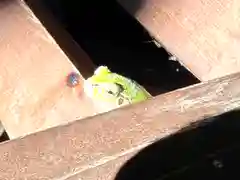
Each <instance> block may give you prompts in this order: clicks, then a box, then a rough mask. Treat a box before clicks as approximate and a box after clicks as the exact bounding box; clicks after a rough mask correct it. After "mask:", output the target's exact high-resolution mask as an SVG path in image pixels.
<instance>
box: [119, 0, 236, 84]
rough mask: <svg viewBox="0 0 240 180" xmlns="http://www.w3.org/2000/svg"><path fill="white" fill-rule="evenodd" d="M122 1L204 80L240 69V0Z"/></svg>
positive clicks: (154, 35) (121, 0) (170, 50)
mask: <svg viewBox="0 0 240 180" xmlns="http://www.w3.org/2000/svg"><path fill="white" fill-rule="evenodd" d="M118 2H119V3H120V4H122V6H123V7H125V9H127V10H128V12H130V13H131V14H132V15H133V16H135V17H136V19H137V20H139V21H140V23H142V25H143V26H144V27H145V28H146V29H147V30H148V31H149V32H150V33H151V34H152V35H153V37H154V38H156V40H157V41H159V42H161V43H162V44H163V46H164V47H166V49H167V50H168V51H169V52H171V53H172V54H174V55H176V56H177V57H178V58H179V59H180V61H181V62H182V64H183V65H184V66H185V67H186V68H187V69H189V70H190V71H191V72H192V73H193V74H194V75H195V76H196V77H198V78H199V79H200V80H201V81H206V80H210V79H214V78H217V77H221V76H224V75H227V74H231V73H235V72H238V71H239V70H240V60H239V59H240V53H239V46H240V41H239V37H240V36H239V34H240V26H239V25H240V18H239V8H240V1H238V0H195V1H191V0H178V1H176V0H140V1H126V0H118Z"/></svg>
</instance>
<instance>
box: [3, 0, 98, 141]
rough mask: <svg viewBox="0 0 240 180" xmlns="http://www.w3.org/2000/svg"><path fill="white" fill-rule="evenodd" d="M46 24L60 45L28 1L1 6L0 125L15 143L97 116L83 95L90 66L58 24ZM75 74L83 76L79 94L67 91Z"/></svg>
mask: <svg viewBox="0 0 240 180" xmlns="http://www.w3.org/2000/svg"><path fill="white" fill-rule="evenodd" d="M41 8H42V7H41V6H39V9H40V11H41V10H43V9H41ZM44 12H45V13H47V11H46V10H44ZM45 20H46V18H45ZM44 22H45V23H46V21H44ZM47 23H48V25H49V24H51V28H50V27H49V26H48V27H49V28H50V30H51V33H53V34H54V35H55V37H54V38H56V39H61V40H60V41H57V42H56V41H55V39H54V38H53V37H52V36H51V35H50V33H49V32H48V31H47V29H46V28H45V27H44V26H43V24H42V23H41V22H40V21H39V19H38V18H37V17H36V16H35V15H34V14H33V12H32V11H31V9H30V8H29V7H28V6H27V5H26V4H25V3H24V2H23V1H20V0H8V1H6V0H4V1H0V27H1V28H0V54H1V60H0V100H1V101H0V120H1V121H2V124H3V126H4V127H5V128H6V131H7V133H8V135H9V137H10V138H16V137H19V136H24V135H26V134H29V133H33V132H36V131H38V130H42V129H46V128H49V127H52V126H56V125H59V124H62V123H66V122H69V121H72V120H75V119H79V118H83V117H87V116H91V115H93V114H95V113H97V112H98V110H97V108H96V106H93V104H92V102H91V101H89V100H88V99H87V98H86V97H85V95H84V94H83V92H82V83H83V78H84V77H86V75H87V74H88V75H89V74H91V73H93V64H92V62H91V60H90V59H89V57H88V56H87V55H86V54H85V53H84V51H83V50H82V49H81V48H80V47H78V46H77V44H76V43H75V42H74V41H72V40H71V38H70V36H69V35H68V34H67V33H66V32H65V31H64V30H63V29H62V28H61V27H60V26H59V25H58V24H57V22H55V21H54V19H53V18H51V17H50V16H49V19H48V22H47ZM54 28H55V29H54ZM48 30H49V29H48ZM61 37H62V38H61ZM59 45H60V46H59ZM60 47H61V48H62V49H63V50H64V51H63V50H62V49H61V48H60ZM70 50H71V52H70ZM65 53H66V54H67V55H68V56H67V55H66V54H65ZM68 57H69V58H71V59H69V58H68ZM71 60H72V61H75V62H77V63H78V64H76V65H77V66H78V70H77V69H76V67H75V66H74V65H73V64H72V62H71ZM72 72H77V73H78V72H79V73H80V79H79V85H78V86H77V87H75V88H71V87H69V86H68V85H67V76H68V75H69V74H70V73H72Z"/></svg>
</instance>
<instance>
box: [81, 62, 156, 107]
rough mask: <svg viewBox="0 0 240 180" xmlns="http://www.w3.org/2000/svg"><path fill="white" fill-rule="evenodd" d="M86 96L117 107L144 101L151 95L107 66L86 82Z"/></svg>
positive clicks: (100, 68)
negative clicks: (114, 104) (111, 103)
mask: <svg viewBox="0 0 240 180" xmlns="http://www.w3.org/2000/svg"><path fill="white" fill-rule="evenodd" d="M84 90H85V92H86V94H87V95H88V96H89V97H90V98H92V99H96V100H100V101H102V102H114V103H116V105H117V106H122V105H125V104H132V103H136V102H140V101H144V100H146V99H148V98H150V97H151V95H150V94H149V93H148V92H147V91H146V90H145V89H144V87H142V86H141V85H139V84H138V83H137V82H135V81H133V80H131V79H129V78H126V77H124V76H121V75H119V74H117V73H113V72H111V71H110V70H109V69H108V67H107V66H100V67H98V68H97V69H96V70H95V72H94V75H93V76H91V77H90V78H88V79H87V80H86V81H85V85H84Z"/></svg>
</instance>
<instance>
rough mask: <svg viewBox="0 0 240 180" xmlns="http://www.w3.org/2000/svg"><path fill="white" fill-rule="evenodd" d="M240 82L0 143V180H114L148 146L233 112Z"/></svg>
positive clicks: (239, 101)
mask: <svg viewBox="0 0 240 180" xmlns="http://www.w3.org/2000/svg"><path fill="white" fill-rule="evenodd" d="M239 83H240V74H233V75H230V76H227V77H223V78H221V79H216V80H212V81H210V82H205V83H201V84H197V85H194V86H191V87H187V88H183V89H179V90H176V91H173V92H170V93H167V94H163V95H159V96H157V97H155V98H153V99H150V100H148V101H145V102H142V103H138V104H135V105H131V106H126V107H124V108H119V109H116V110H113V111H111V112H108V113H104V114H99V115H96V116H94V117H90V118H87V119H82V120H79V121H76V122H71V123H69V124H68V125H64V126H63V125H61V126H58V127H55V128H51V129H47V130H45V131H42V132H38V133H36V134H31V135H28V136H26V137H23V138H19V139H16V140H11V141H9V142H5V143H3V144H1V146H0V164H1V168H0V179H26V180H27V179H29V180H33V179H35V180H37V179H39V180H40V179H56V180H66V179H68V180H70V179H71V180H75V179H84V180H85V179H88V180H90V179H94V180H96V179H99V180H100V179H102V180H110V179H114V178H115V175H116V173H117V172H118V170H119V169H120V167H121V166H122V165H123V164H124V163H125V162H126V161H127V160H128V159H129V158H130V157H132V156H133V155H134V154H136V153H137V152H138V151H140V150H141V149H143V148H144V147H146V146H148V145H150V144H151V143H153V142H155V141H157V140H160V139H163V138H166V137H167V136H168V135H170V134H173V133H175V132H177V131H178V130H181V129H183V128H185V129H186V127H187V126H188V125H190V124H193V123H194V124H196V123H200V122H201V119H202V118H206V117H211V116H214V115H218V114H222V113H224V112H228V111H230V110H233V109H238V107H239V105H240V96H239V95H240V89H239V88H238V87H239ZM221 134H222V135H224V134H223V133H221ZM188 137H189V136H188ZM177 142H178V141H177ZM187 142H188V141H186V143H187ZM216 142H222V141H216ZM175 143H176V142H175ZM176 145H177V143H176ZM179 145H180V144H179ZM190 145H192V143H190ZM199 145H200V144H199ZM196 146H197V144H196ZM171 147H174V146H171ZM177 151H178V152H179V151H180V149H179V150H177ZM155 167H156V166H155ZM141 172H142V171H141Z"/></svg>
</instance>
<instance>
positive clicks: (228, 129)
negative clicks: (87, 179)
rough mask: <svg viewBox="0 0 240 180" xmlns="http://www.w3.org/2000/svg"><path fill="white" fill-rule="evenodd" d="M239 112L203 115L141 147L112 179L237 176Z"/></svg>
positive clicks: (239, 149)
mask: <svg viewBox="0 0 240 180" xmlns="http://www.w3.org/2000/svg"><path fill="white" fill-rule="evenodd" d="M239 118H240V112H239V111H232V112H228V113H225V114H222V115H220V116H216V117H213V118H209V119H204V120H203V121H201V122H200V123H198V124H192V125H190V126H188V127H186V128H184V129H182V130H180V131H179V132H177V133H176V134H173V135H171V136H169V137H166V138H165V139H161V140H159V141H158V142H156V143H154V144H152V145H151V146H149V147H147V148H145V149H143V150H142V151H140V152H139V153H138V154H137V155H136V156H134V157H133V158H132V159H130V160H129V161H128V162H127V163H126V164H124V165H123V166H122V167H121V169H120V170H119V172H118V174H117V175H116V178H115V180H128V179H129V180H130V179H131V180H132V179H142V180H143V179H146V180H163V179H164V180H166V179H167V180H170V179H195V180H198V179H199V180H200V179H201V180H202V179H204V178H208V179H227V178H231V177H235V178H236V179H238V178H240V176H239V173H238V171H237V169H238V168H234V167H236V166H237V165H238V162H239V161H240V153H239V152H240V142H239V136H240V121H239Z"/></svg>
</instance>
